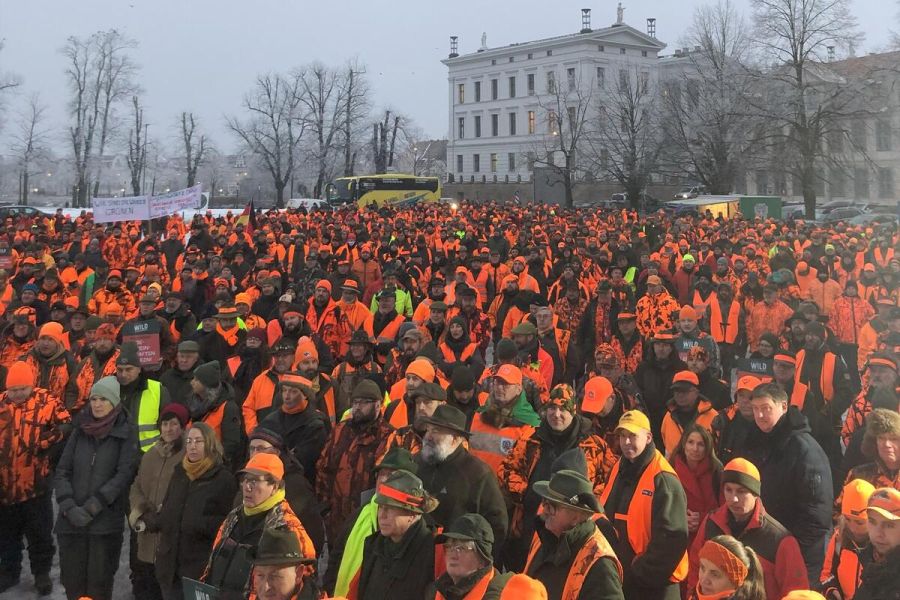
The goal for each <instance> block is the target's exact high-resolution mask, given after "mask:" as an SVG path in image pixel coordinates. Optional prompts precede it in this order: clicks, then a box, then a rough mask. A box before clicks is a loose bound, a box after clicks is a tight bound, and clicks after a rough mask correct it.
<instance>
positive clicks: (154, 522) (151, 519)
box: [141, 510, 161, 533]
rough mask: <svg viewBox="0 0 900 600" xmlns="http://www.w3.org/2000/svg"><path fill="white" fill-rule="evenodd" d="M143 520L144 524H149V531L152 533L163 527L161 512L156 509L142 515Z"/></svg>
mask: <svg viewBox="0 0 900 600" xmlns="http://www.w3.org/2000/svg"><path fill="white" fill-rule="evenodd" d="M141 521H143V522H144V525H146V526H147V531H149V532H150V533H156V532H157V531H159V530H160V528H161V524H160V522H159V514H158V513H157V512H155V511H152V510H151V511H148V512H146V513H144V514H143V515H141Z"/></svg>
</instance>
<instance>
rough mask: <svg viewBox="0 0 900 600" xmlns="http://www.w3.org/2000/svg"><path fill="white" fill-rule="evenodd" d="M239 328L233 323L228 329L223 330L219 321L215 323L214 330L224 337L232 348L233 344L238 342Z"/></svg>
mask: <svg viewBox="0 0 900 600" xmlns="http://www.w3.org/2000/svg"><path fill="white" fill-rule="evenodd" d="M240 330H241V329H240V327H238V326H237V325H235V326H234V327H232V328H231V329H229V330H228V331H225V330H224V329H222V326H221V325H220V324H219V323H216V331H218V332H219V335H221V336H222V337H223V338H225V342H226V343H227V344H228V345H229V346H231V347H232V348H234V346H236V345H237V343H238V332H239V331H240Z"/></svg>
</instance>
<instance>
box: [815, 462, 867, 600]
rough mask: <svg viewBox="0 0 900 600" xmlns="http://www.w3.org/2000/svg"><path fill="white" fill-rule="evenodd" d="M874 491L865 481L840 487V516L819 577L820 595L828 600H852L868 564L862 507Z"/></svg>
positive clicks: (864, 516)
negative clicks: (833, 598) (833, 599)
mask: <svg viewBox="0 0 900 600" xmlns="http://www.w3.org/2000/svg"><path fill="white" fill-rule="evenodd" d="M874 491H875V486H873V485H872V484H871V483H869V482H868V481H865V480H863V479H853V480H851V481H848V482H847V484H846V485H844V489H843V492H842V494H841V497H842V498H843V502H842V503H841V515H840V517H839V519H838V524H837V527H835V529H834V533H833V534H831V539H830V540H829V541H828V548H827V549H826V550H825V563H824V564H823V565H822V573H821V575H819V584H820V587H821V589H822V591H823V592H824V593H825V594H827V595H828V596H829V597H836V595H837V597H840V598H843V599H846V600H853V596H854V595H856V589H857V588H858V587H859V584H860V580H861V579H862V573H863V570H864V569H865V567H866V565H868V564H869V563H870V562H871V560H872V557H873V556H872V555H873V552H872V545H871V544H870V543H869V531H868V528H867V519H866V507H867V506H868V504H869V497H870V496H871V495H872V492H874Z"/></svg>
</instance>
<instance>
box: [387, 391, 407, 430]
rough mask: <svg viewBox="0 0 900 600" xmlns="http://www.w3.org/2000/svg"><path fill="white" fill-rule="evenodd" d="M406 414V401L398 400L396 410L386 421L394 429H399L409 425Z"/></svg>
mask: <svg viewBox="0 0 900 600" xmlns="http://www.w3.org/2000/svg"><path fill="white" fill-rule="evenodd" d="M407 412H408V411H407V408H406V401H405V400H404V399H403V398H400V399H399V400H398V401H397V408H395V409H394V412H392V413H391V418H390V419H388V423H390V424H391V426H392V427H393V428H394V429H400V428H401V427H406V426H407V425H410V422H409V415H408V414H407Z"/></svg>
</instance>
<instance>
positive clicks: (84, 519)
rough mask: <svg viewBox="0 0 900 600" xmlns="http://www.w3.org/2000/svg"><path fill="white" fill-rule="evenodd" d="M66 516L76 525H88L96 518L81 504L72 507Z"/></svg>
mask: <svg viewBox="0 0 900 600" xmlns="http://www.w3.org/2000/svg"><path fill="white" fill-rule="evenodd" d="M66 518H67V519H68V520H69V523H71V524H72V525H74V526H75V527H87V526H88V525H90V524H91V521H93V520H94V517H93V516H91V513H89V512H88V511H87V510H85V509H84V508H83V507H81V506H76V507H74V508H70V509H69V511H68V512H67V513H66Z"/></svg>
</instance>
